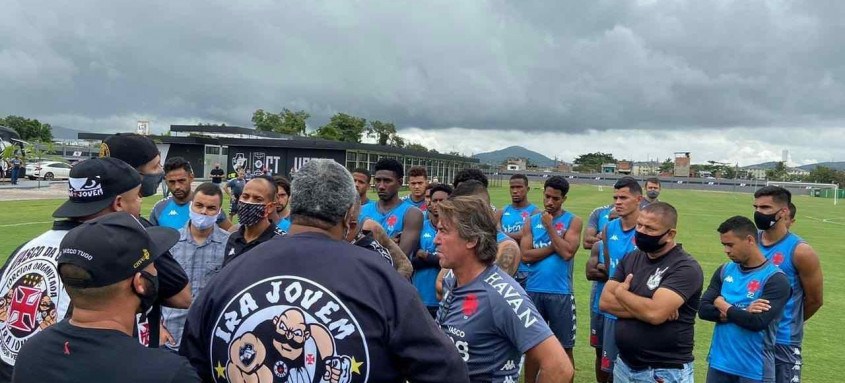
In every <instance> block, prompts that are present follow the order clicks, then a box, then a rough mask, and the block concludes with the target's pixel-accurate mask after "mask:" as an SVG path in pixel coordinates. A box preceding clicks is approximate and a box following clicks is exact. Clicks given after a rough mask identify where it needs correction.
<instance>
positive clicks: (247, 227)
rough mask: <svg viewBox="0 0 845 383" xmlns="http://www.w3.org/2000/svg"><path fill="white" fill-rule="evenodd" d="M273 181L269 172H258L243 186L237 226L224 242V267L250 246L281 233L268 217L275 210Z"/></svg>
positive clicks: (252, 246) (274, 186)
mask: <svg viewBox="0 0 845 383" xmlns="http://www.w3.org/2000/svg"><path fill="white" fill-rule="evenodd" d="M275 206H276V184H275V183H274V182H273V179H272V178H270V177H268V176H257V177H255V178H253V179H251V180H249V182H247V183H246V186H244V191H243V193H241V199H240V201H238V212H239V218H238V221H239V222H240V227H239V228H238V230H237V231H235V232H234V233H232V235H230V236H229V240H228V241H227V242H226V256H225V258H224V259H223V266H224V267H225V266H226V265H228V264H229V263H230V262H232V261H233V260H234V259H235V258H237V257H239V256H240V255H241V254H243V253H245V252H247V251H249V250H250V249H252V248H254V247H256V246H258V245H260V244H262V243H264V242H267V241H269V240H271V239H273V237H275V236H277V235H281V234H282V233H280V232H279V230H278V229H277V228H276V225H275V224H274V223H273V222H272V221H271V220H270V215H271V214H274V213H275V212H276V207H275Z"/></svg>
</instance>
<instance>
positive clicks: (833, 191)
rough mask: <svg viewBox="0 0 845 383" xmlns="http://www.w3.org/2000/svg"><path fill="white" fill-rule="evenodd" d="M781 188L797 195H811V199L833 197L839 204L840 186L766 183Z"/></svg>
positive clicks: (809, 183) (807, 183)
mask: <svg viewBox="0 0 845 383" xmlns="http://www.w3.org/2000/svg"><path fill="white" fill-rule="evenodd" d="M769 185H774V186H780V187H782V188H784V189H787V190H789V191H790V192H792V194H796V195H801V194H803V195H809V196H811V197H823V198H830V197H833V204H834V205H837V204H839V185H837V184H822V183H815V182H787V181H766V186H769Z"/></svg>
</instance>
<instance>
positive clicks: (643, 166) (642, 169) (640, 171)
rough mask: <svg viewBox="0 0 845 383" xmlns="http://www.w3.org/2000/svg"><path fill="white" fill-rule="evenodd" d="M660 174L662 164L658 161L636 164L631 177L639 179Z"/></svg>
mask: <svg viewBox="0 0 845 383" xmlns="http://www.w3.org/2000/svg"><path fill="white" fill-rule="evenodd" d="M659 172H660V163H659V162H656V161H647V162H634V167H633V169H632V171H631V175H633V176H638V177H645V176H655V175H657V173H659Z"/></svg>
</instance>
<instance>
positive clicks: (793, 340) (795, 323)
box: [757, 231, 804, 347]
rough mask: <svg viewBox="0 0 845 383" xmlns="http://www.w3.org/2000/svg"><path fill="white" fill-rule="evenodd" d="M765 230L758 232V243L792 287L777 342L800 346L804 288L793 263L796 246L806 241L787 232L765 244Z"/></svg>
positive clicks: (802, 330) (802, 332)
mask: <svg viewBox="0 0 845 383" xmlns="http://www.w3.org/2000/svg"><path fill="white" fill-rule="evenodd" d="M762 238H763V232H762V231H761V232H758V233H757V243H759V244H760V245H759V247H760V251H762V252H763V255H765V256H766V259H768V260H770V261H772V263H773V264H774V265H775V266H777V267H779V268H780V269H781V270H782V271H783V273H784V274H786V279H788V280H789V287H791V288H792V295H790V296H789V300H788V301H786V305H785V306H784V309H783V317H781V319H780V323H779V325H778V335H777V344H782V345H789V346H795V347H800V346H801V341H802V340H803V339H804V288H803V287H802V286H801V279H799V277H798V270H796V269H795V265H794V264H793V259H792V258H793V257H794V255H795V248H797V247H798V245H800V244H802V243H804V240H803V239H801V237H799V236H797V235H795V234H793V233H787V234H786V236H785V237H783V238H781V240H780V241H778V242H777V243H775V244H773V245H771V246H763V240H762Z"/></svg>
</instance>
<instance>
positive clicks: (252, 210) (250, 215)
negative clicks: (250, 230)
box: [238, 202, 267, 226]
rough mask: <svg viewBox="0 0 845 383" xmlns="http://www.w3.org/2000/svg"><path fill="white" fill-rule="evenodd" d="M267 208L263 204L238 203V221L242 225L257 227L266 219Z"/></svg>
mask: <svg viewBox="0 0 845 383" xmlns="http://www.w3.org/2000/svg"><path fill="white" fill-rule="evenodd" d="M266 207H267V205H265V204H263V203H249V202H238V220H239V221H240V223H241V225H244V226H255V224H257V223H258V222H261V220H262V219H264V218H265V217H264V211H265V210H266Z"/></svg>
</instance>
